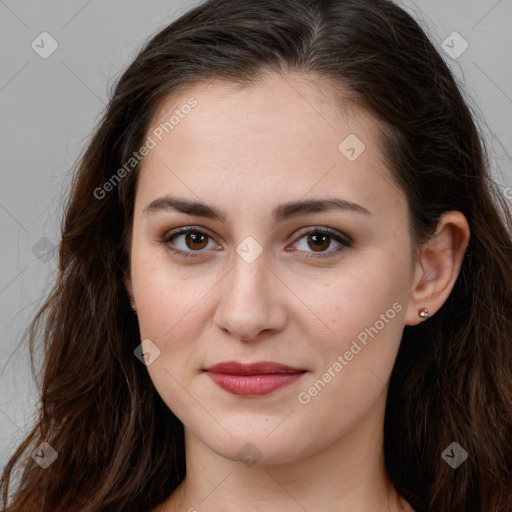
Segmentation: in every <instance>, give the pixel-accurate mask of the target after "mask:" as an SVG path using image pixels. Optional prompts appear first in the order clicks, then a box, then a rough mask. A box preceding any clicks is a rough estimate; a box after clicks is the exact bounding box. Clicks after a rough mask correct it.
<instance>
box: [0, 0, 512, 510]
mask: <svg viewBox="0 0 512 512" xmlns="http://www.w3.org/2000/svg"><path fill="white" fill-rule="evenodd" d="M269 70H270V71H277V72H281V73H286V72H288V71H294V72H296V71H298V72H301V73H304V74H309V75H311V76H313V75H314V76H316V77H321V78H325V79H326V80H328V81H329V82H331V83H333V84H337V85H339V86H340V87H342V88H343V90H344V91H345V93H346V92H347V91H349V92H350V101H351V104H353V105H356V106H358V107H360V108H364V109H366V110H367V111H369V112H370V113H371V114H372V115H373V116H374V118H375V120H376V122H377V123H378V124H379V126H381V127H382V130H381V140H380V144H381V146H382V148H381V149H382V152H383V154H384V155H385V158H386V160H387V162H388V164H389V168H390V169H391V171H392V173H393V177H394V179H396V181H397V182H398V183H399V184H400V186H401V187H402V188H403V190H404V191H405V192H406V195H407V197H408V201H409V209H410V226H411V234H412V236H413V240H414V242H415V244H416V247H419V246H420V244H421V243H422V242H425V241H426V240H428V239H429V237H430V236H432V234H433V233H434V231H435V228H436V225H437V221H438V220H439V218H440V216H441V215H442V214H443V213H444V212H446V211H449V210H458V211H460V212H462V213H463V214H464V215H465V216H466V218H467V220H468V222H469V225H470V229H471V239H470V242H469V246H468V248H467V251H466V255H465V258H464V262H463V265H462V268H461V271H460V274H459V277H458V279H457V282H456V284H455V287H454V289H453V290H452V293H451V295H450V296H449V298H448V300H447V301H446V302H445V304H444V305H443V307H442V308H441V309H440V310H439V311H438V312H437V313H436V314H435V315H434V316H433V317H432V318H429V319H428V320H427V321H425V322H422V323H421V324H419V325H417V326H414V327H411V326H406V327H405V330H404V333H403V339H402V342H401V346H400V350H399V353H398V356H397V360H396V363H395V366H394V368H393V371H392V375H391V380H390V385H389V392H388V401H387V408H386V415H385V425H384V433H385V441H384V452H385V462H386V468H387V472H388V476H389V478H390V480H391V482H392V483H393V485H394V486H395V488H396V489H397V491H398V492H399V493H400V494H401V495H402V496H403V497H404V498H406V499H407V500H408V501H409V502H410V503H411V505H412V506H413V507H414V508H415V509H416V510H417V511H418V512H427V511H432V512H446V511H450V512H462V511H464V512H467V511H471V512H478V511H482V512H496V511H498V512H510V511H512V342H511V333H512V278H511V275H510V272H511V262H512V240H511V231H512V219H511V215H510V211H509V208H508V205H507V203H506V201H505V199H504V197H503V195H502V194H501V193H500V190H499V188H498V186H497V185H496V184H495V182H494V181H493V180H492V179H491V177H490V171H489V158H488V155H487V151H486V149H485V145H484V143H483V137H482V136H481V134H480V131H479V129H478V127H477V125H476V122H475V120H474V118H473V115H472V113H471V111H470V108H469V107H468V104H467V103H466V100H465V99H464V98H463V96H462V93H461V91H460V89H459V86H458V85H457V82H456V80H455V79H454V77H453V75H452V73H451V71H450V70H449V68H448V67H447V65H446V63H445V62H444V61H443V59H442V58H441V56H440V55H439V53H438V52H437V50H436V49H435V48H434V46H433V45H432V43H431V42H430V41H429V39H428V36H427V35H426V34H425V32H424V31H423V30H422V29H421V27H420V26H419V24H418V23H417V22H416V21H415V20H414V19H413V18H412V17H411V16H410V15H409V14H407V13H406V12H405V11H404V10H402V9H401V8H399V7H398V6H396V5H395V4H393V3H392V2H390V1H388V0H275V1H269V0H251V1H250V2H249V1H247V0H210V1H207V2H205V3H203V4H201V5H199V6H197V7H195V8H193V9H192V10H190V11H189V12H187V13H185V14H184V15H183V16H181V17H180V18H179V19H178V20H176V21H174V22H173V23H171V24H170V25H169V26H167V27H166V28H164V29H163V30H161V31H160V32H159V33H158V34H156V35H155V36H154V37H153V38H152V39H151V40H149V42H147V43H146V45H145V46H144V48H143V49H142V50H141V51H140V53H139V54H138V56H137V57H136V59H135V60H134V62H133V63H132V64H131V65H130V66H129V68H128V69H127V70H126V71H125V72H124V74H122V76H121V78H120V79H119V80H118V82H117V85H116V87H115V88H114V90H113V91H112V92H111V95H110V100H109V103H108V107H107V109H106V112H105V114H104V116H103V118H102V120H101V122H100V123H99V126H98V128H97V129H96V131H95V133H94V134H93V136H92V138H91V141H90V143H89V145H88V147H87V149H86V151H85V152H84V154H83V156H82V157H81V159H80V160H79V163H78V165H77V169H76V173H75V175H74V179H73V183H72V188H71V192H70V195H69V199H68V202H67V204H66V212H65V218H64V222H63V226H62V241H61V243H60V248H59V275H58V278H57V281H56V283H55V286H54V288H53V289H52V291H51V293H50V294H49V296H48V298H47V300H46V302H45V303H44V304H43V306H42V307H41V309H40V310H39V311H38V312H37V315H36V317H35V318H34V320H33V322H32V323H31V324H30V327H29V328H28V329H27V332H26V333H25V334H26V335H27V337H28V339H29V343H30V354H31V358H32V351H33V346H34V343H35V342H36V340H38V339H41V340H42V346H43V349H44V354H45V359H44V361H43V364H42V382H41V383H40V384H39V385H40V386H41V389H42V391H41V400H40V406H39V418H38V421H37V422H36V423H35V425H34V427H33V429H32V431H31V433H30V434H29V435H28V436H27V437H26V439H24V440H23V442H22V443H21V444H20V446H19V447H18V448H17V449H16V451H15V452H14V454H13V455H12V457H11V458H10V460H9V462H8V463H7V465H6V466H5V469H4V471H3V475H2V480H1V484H2V497H3V506H4V508H2V510H5V511H6V512H21V511H31V512H34V511H36V510H37V511H42V512H50V511H51V512H63V511H74V510H80V511H81V512H100V511H120V510H123V511H134V512H135V511H137V512H146V511H150V510H151V509H152V508H154V507H155V506H156V505H157V504H159V503H160V502H162V501H163V500H164V499H165V498H167V497H168V496H169V495H170V494H171V493H172V491H173V490H174V489H175V488H176V487H177V486H178V484H179V483H180V482H181V480H182V479H183V477H184V475H185V469H186V468H185V455H184V439H183V425H182V424H181V422H180V421H179V420H178V419H177V418H176V417H175V416H174V414H173V413H172V412H171V411H170V410H169V409H168V407H167V406H166V405H165V404H164V403H163V401H162V400H161V398H160V397H159V395H158V393H157V392H156V390H155V388H154V386H153V385H152V382H151V380H150V378H149V375H148V372H147V369H146V368H145V367H144V365H143V364H141V363H140V361H139V360H138V359H137V358H136V357H135V356H134V349H135V348H136V347H137V346H138V345H139V344H140V342H141V340H140V338H139V331H138V324H137V320H136V317H135V316H134V315H133V314H132V313H131V310H130V307H129V302H128V299H127V294H126V290H125V288H124V285H123V277H124V276H125V274H126V273H128V272H129V247H130V236H131V229H132V220H133V219H132V217H133V206H134V197H135V190H136V184H137V173H138V169H139V166H138V165H133V168H127V167H125V172H118V173H117V174H116V171H117V170H119V169H121V168H123V166H125V164H126V162H128V161H129V160H130V158H131V157H132V155H133V153H134V152H136V151H137V150H138V148H140V147H141V145H142V144H143V143H144V140H145V137H146V136H147V130H148V127H149V123H150V122H151V120H152V118H153V116H154V114H155V112H156V111H157V109H158V108H159V106H161V105H162V103H163V101H164V100H166V99H168V98H169V97H170V96H172V95H175V94H177V93H178V92H181V91H182V90H183V89H186V88H187V87H189V86H190V85H192V84H194V83H198V82H200V81H206V80H213V79H218V78H223V79H227V80H229V81H232V82H238V83H248V82H250V81H253V80H257V79H258V77H260V76H261V75H262V73H263V72H265V71H269ZM114 174H116V176H117V178H118V179H117V181H116V182H115V183H113V181H112V180H113V175H114ZM109 180H110V181H109ZM106 182H110V183H111V184H112V187H104V184H105V183H106ZM107 188H108V190H107ZM98 191H100V192H98ZM101 191H102V192H101ZM32 364H33V363H32ZM37 378H39V376H37ZM43 441H45V442H47V443H48V444H49V445H50V446H51V447H52V448H53V449H54V450H55V451H56V452H57V453H58V457H57V459H56V460H54V461H53V463H52V464H51V465H50V466H49V467H47V468H46V469H43V468H42V467H41V466H40V465H38V464H37V463H36V461H35V460H34V459H33V458H32V457H31V453H32V451H33V450H34V449H35V448H36V447H38V446H39V445H40V444H41V443H42V442H43ZM454 441H455V442H457V443H458V444H460V445H461V446H462V447H463V448H464V449H465V450H466V452H467V453H468V458H467V460H466V461H465V462H464V463H463V464H462V465H460V466H459V467H458V468H457V469H452V468H451V467H450V466H449V465H448V464H447V463H446V462H445V461H444V460H443V458H442V457H441V454H442V452H443V450H445V449H446V448H447V447H448V446H449V445H450V444H451V443H452V442H454ZM17 465H18V467H19V468H20V472H19V478H18V480H19V481H18V485H17V488H16V493H15V494H14V496H12V500H11V501H10V502H9V503H8V491H9V480H10V476H11V474H12V473H13V472H15V471H14V470H15V469H16V468H15V466H17Z"/></svg>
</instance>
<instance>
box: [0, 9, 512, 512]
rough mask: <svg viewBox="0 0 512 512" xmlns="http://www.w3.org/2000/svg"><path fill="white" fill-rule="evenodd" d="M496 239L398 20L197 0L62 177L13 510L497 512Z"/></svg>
mask: <svg viewBox="0 0 512 512" xmlns="http://www.w3.org/2000/svg"><path fill="white" fill-rule="evenodd" d="M511 227H512V219H511V217H510V212H509V210H508V209H507V205H506V203H505V200H504V198H503V196H502V195H501V193H500V192H499V190H498V189H497V187H496V185H494V183H493V182H492V181H491V179H490V176H489V173H488V164H487V157H486V154H485V147H484V145H483V143H482V140H481V138H480V136H479V133H478V130H477V127H476V125H475V122H474V120H473V119H472V117H471V114H470V111H469V109H468V106H467V105H466V104H465V102H464V100H463V98H462V96H461V93H460V91H459V89H458V87H457V85H456V83H455V81H454V78H453V76H452V74H451V73H450V71H449V70H448V68H447V66H446V65H445V63H444V62H443V60H442V58H441V57H440V56H439V54H438V53H437V51H436V50H435V48H434V47H433V46H432V44H431V43H430V42H429V40H428V38H427V36H426V35H425V34H424V32H423V31H422V30H421V28H420V27H419V26H418V24H417V23H416V22H415V21H414V20H413V19H412V18H411V17H410V16H409V15H408V14H407V13H405V12H404V11H403V10H402V9H400V8H399V7H397V6H396V5H394V4H393V3H391V2H389V1H386V0H371V1H364V2H361V1H359V0H330V1H328V0H325V1H321V0H316V1H315V0H309V1H302V0H284V1H279V2H277V1H275V2H268V1H262V0H254V1H251V2H243V1H241V0H215V1H209V2H206V3H203V4H201V5H199V6H198V7H196V8H194V9H192V10H190V11H189V12H188V13H186V14H184V15H183V16H182V17H181V18H179V19H178V20H177V21H175V22H174V23H172V24H171V25H169V26H168V27H166V28H165V29H164V30H162V31H161V32H160V33H159V34H157V35H156V36H155V37H154V38H153V39H152V40H151V41H149V43H148V44H147V45H146V46H145V48H143V50H142V51H141V52H140V54H139V55H138V56H137V58H136V59H135V61H134V62H133V63H132V64H131V66H130V67H129V68H128V70H127V71H126V72H125V73H124V74H123V76H122V77H121V79H120V80H119V82H118V84H117V87H116V89H115V91H114V93H113V95H112V97H111V99H110V102H109V105H108V108H107V111H106V113H105V115H104V118H103V119H102V121H101V123H100V125H99V127H98V129H97V131H96V132H95V134H94V136H93V138H92V140H91V142H90V144H89V146H88V148H87V151H86V153H85V154H84V156H83V158H82V160H81V162H80V166H79V168H78V170H77V173H76V175H75V179H74V182H73V187H72V190H71V194H70V198H69V203H68V204H67V210H66V216H65V222H64V226H63V231H62V242H61V245H60V252H59V258H60V260H59V263H60V267H59V269H60V273H59V277H58V280H57V283H56V285H55V287H54V289H53V290H52V293H51V294H50V296H49V298H48V300H47V302H46V303H45V304H44V306H43V307H42V309H41V310H40V311H39V313H38V315H37V317H36V318H35V320H34V323H33V324H32V325H31V329H30V333H29V334H30V336H29V337H30V342H31V343H33V342H34V341H35V339H36V338H37V336H38V334H39V333H41V335H42V337H43V341H44V343H45V345H44V347H45V353H46V360H45V364H44V371H43V382H42V384H41V386H42V395H41V414H40V419H39V422H38V423H37V424H36V425H35V427H34V429H33V431H32V432H31V434H30V435H29V436H28V437H27V439H26V440H25V441H24V442H23V443H22V444H21V445H20V446H19V448H18V449H17V451H16V452H15V453H14V454H13V456H12V458H11V460H10V461H9V463H8V464H7V465H6V467H5V470H4V474H3V480H2V483H3V490H4V492H3V498H4V507H5V508H4V509H5V510H6V511H9V512H15V511H16V512H19V511H22V510H31V511H33V510H38V511H50V510H51V511H53V512H57V511H74V510H77V511H78V510H80V511H82V512H84V511H87V512H93V511H98V512H99V511H107V510H109V511H114V510H115V511H121V510H122V511H130V510H133V511H138V512H141V511H157V512H174V511H178V510H180V511H181V510H189V511H203V510H204V511H212V512H216V511H234V510H237V511H239V510H243V511H256V510H262V511H263V510H264V511H268V512H270V511H275V510H279V511H296V510H308V511H316V510H322V511H324V510H333V511H334V510H336V511H356V512H357V511H363V510H364V511H369V510H371V511H382V512H384V511H386V512H391V511H393V512H397V511H411V510H415V511H418V512H426V511H435V512H444V511H452V512H453V511H469V510H471V511H484V512H494V511H500V512H503V511H508V512H509V511H510V510H512V491H511V489H512V445H511V439H512V416H511V415H510V410H511V406H512V379H511V369H512V345H511V344H510V332H511V327H512V326H511V310H512V308H511V298H512V293H511V292H512V285H511V280H510V261H511V258H512V241H511V232H510V230H511ZM17 463H18V464H19V465H20V466H19V467H20V468H21V469H20V470H19V471H20V472H19V488H18V489H17V492H16V494H15V495H14V496H13V498H12V500H11V503H10V505H9V506H7V498H8V486H9V475H10V474H11V473H12V472H13V470H14V469H15V464H17Z"/></svg>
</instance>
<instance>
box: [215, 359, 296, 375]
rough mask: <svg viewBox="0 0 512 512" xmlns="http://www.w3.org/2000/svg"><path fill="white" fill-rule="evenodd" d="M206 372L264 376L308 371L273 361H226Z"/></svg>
mask: <svg viewBox="0 0 512 512" xmlns="http://www.w3.org/2000/svg"><path fill="white" fill-rule="evenodd" d="M205 370H206V371H207V372H212V373H224V374H226V375H264V374H273V373H301V372H305V371H306V370H303V369H300V368H293V367H292V366H288V365H285V364H280V363H274V362H272V361H259V362H257V363H249V364H242V363H239V362H238V361H226V362H223V363H218V364H215V365H213V366H209V367H208V368H205Z"/></svg>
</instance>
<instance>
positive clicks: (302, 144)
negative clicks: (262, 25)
mask: <svg viewBox="0 0 512 512" xmlns="http://www.w3.org/2000/svg"><path fill="white" fill-rule="evenodd" d="M353 114H357V115H350V117H347V115H346V114H341V110H340V109H338V108H337V107H336V105H335V104H334V101H333V99H332V96H331V95H330V93H329V90H328V88H327V85H326V84H324V85H321V84H319V83H316V84H315V83H314V82H313V81H312V80H311V78H308V77H305V76H300V75H287V76H286V77H282V76H277V75H274V76H271V77H269V78H267V79H266V80H265V81H264V82H261V83H259V84H256V85H255V84H253V85H250V86H246V87H244V88H235V87H234V86H233V85H229V84H226V83H222V82H211V83H210V84H209V85H208V86H205V85H204V84H202V85H200V86H194V87H192V88H190V89H189V90H187V91H186V92H185V93H183V94H181V95H180V96H179V97H178V98H175V99H174V100H173V101H172V102H169V103H167V104H166V105H164V108H162V109H161V111H160V112H159V115H158V116H157V117H156V118H155V119H154V122H153V123H152V126H151V127H150V129H149V131H148V133H147V135H148V137H150V138H148V139H147V140H146V142H147V155H146V156H145V157H144V160H143V162H142V168H141V174H140V176H139V180H138V185H137V193H136V201H135V211H134V225H133V239H132V247H131V258H132V266H131V276H130V279H128V280H127V281H126V283H127V286H128V289H129V290H131V291H132V292H133V295H134V296H135V301H136V304H137V315H138V320H139V325H140V334H141V340H150V342H147V341H145V342H144V344H143V346H144V347H145V352H147V353H149V354H150V355H149V356H147V357H148V359H147V363H148V366H147V371H148V372H149V375H150V377H151V379H152V381H153V383H154V385H155V387H156V389H157V391H158V393H159V394H160V396H161V397H162V399H163V400H164V402H165V403H166V404H167V405H168V406H169V408H170V409H171V410H172V411H173V412H174V413H175V414H176V416H177V417H178V418H179V419H180V420H181V421H182V422H183V424H184V425H185V427H186V429H187V430H188V431H189V433H192V434H193V435H194V436H196V438H198V439H199V440H200V441H201V442H202V443H203V444H204V445H205V446H207V447H208V448H210V449H211V450H213V451H214V452H216V453H218V454H220V455H222V456H224V457H227V458H229V459H232V460H236V459H240V457H241V454H242V455H244V453H245V454H246V455H247V454H248V455H249V456H252V457H253V458H254V457H257V458H260V459H261V460H260V463H265V462H267V463H279V462H289V461H293V460H297V459H300V458H303V457H305V456H308V455H311V454H314V453H317V452H319V451H320V450H322V449H324V448H326V447H328V446H329V445H331V444H332V443H334V442H336V441H337V440H340V439H341V438H342V437H343V436H345V435H347V436H348V434H349V433H350V432H351V431H353V430H354V429H357V428H358V425H361V424H362V423H363V422H364V421H365V420H366V419H368V418H370V417H378V418H381V417H382V416H381V415H382V413H383V404H384V403H385V397H386V391H387V382H388V378H389V376H390V373H391V370H392V367H393V364H394V360H395V356H396V353H397V350H398V347H399V343H400V340H401V335H402V330H403V327H404V324H405V323H406V310H407V303H408V295H409V292H410V290H411V286H412V281H413V276H414V261H413V259H412V253H411V240H410V237H409V231H408V208H407V204H406V199H405V196H404V195H403V193H402V192H401V190H400V189H399V188H398V187H397V186H396V185H395V184H394V182H393V181H392V180H391V178H390V172H389V170H388V169H386V167H385V165H384V162H383V159H382V157H381V153H380V151H379V147H378V146H377V144H376V125H375V124H374V122H373V121H372V119H370V118H369V117H366V116H365V115H363V113H362V112H357V111H354V112H353ZM165 123H167V124H165ZM176 200H180V201H183V202H185V201H186V202H187V203H190V204H192V203H194V204H197V206H194V207H189V206H187V207H186V208H180V207H179V206H178V205H177V203H176V202H175V201H176ZM322 200H329V201H331V203H323V204H322V203H310V202H311V201H322ZM173 201H174V203H173ZM335 201H337V203H335ZM199 203H201V205H204V206H199ZM295 203H296V204H295ZM173 204H174V206H173ZM292 204H293V206H291V205H292ZM308 205H309V206H308ZM328 206H329V207H328ZM212 212H217V213H218V214H219V216H220V218H219V217H218V216H216V215H214V213H212ZM188 227H191V228H193V229H192V231H191V232H190V233H189V234H188V235H187V233H184V234H183V233H178V234H176V232H177V230H179V229H183V228H188ZM173 235H175V236H173ZM171 237H172V239H171ZM164 239H167V241H164ZM173 249H176V250H180V251H183V253H182V255H179V254H175V253H173V252H172V250H173ZM186 255H188V257H187V256H186ZM233 361H236V362H238V363H241V364H242V365H248V364H253V363H259V362H274V363H280V364H282V365H287V366H289V367H292V368H294V369H295V371H294V372H292V373H288V374H283V373H279V374H277V375H276V374H274V375H271V374H268V373H267V374H266V375H262V374H263V373H264V372H266V371H267V372H271V373H275V372H277V371H278V370H276V369H273V368H270V367H269V366H265V365H263V368H261V367H260V368H258V367H256V368H254V367H253V368H252V371H253V373H254V372H255V373H256V374H259V376H257V375H256V376H255V375H252V376H247V375H245V376H242V375H233V374H234V373H236V371H235V370H234V369H233V368H224V369H223V370H222V371H223V372H225V374H224V375H222V374H221V373H215V372H213V371H212V372H208V371H205V370H206V369H207V368H210V367H212V366H213V365H217V364H218V363H223V362H233ZM141 364H142V363H141ZM226 374H231V376H227V375H226ZM375 411H378V414H377V415H375ZM378 426H379V427H380V425H378ZM247 443H252V445H248V444H247ZM244 450H245V452H244Z"/></svg>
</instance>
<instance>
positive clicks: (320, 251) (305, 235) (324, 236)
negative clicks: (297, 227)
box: [295, 227, 353, 258]
mask: <svg viewBox="0 0 512 512" xmlns="http://www.w3.org/2000/svg"><path fill="white" fill-rule="evenodd" d="M302 240H305V241H306V243H302ZM352 243H353V242H352V239H351V238H349V237H348V236H346V235H344V234H343V233H340V232H338V231H335V230H333V229H330V228H320V227H315V228H306V229H303V230H302V231H300V232H299V239H298V240H297V242H295V245H296V246H297V249H298V250H299V252H303V253H305V256H306V257H308V258H324V257H329V256H333V255H335V254H337V253H339V252H340V251H343V250H344V249H347V248H349V247H352ZM333 244H337V246H336V245H335V246H334V249H331V250H328V249H330V248H331V247H332V246H333ZM314 253H317V254H314Z"/></svg>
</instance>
